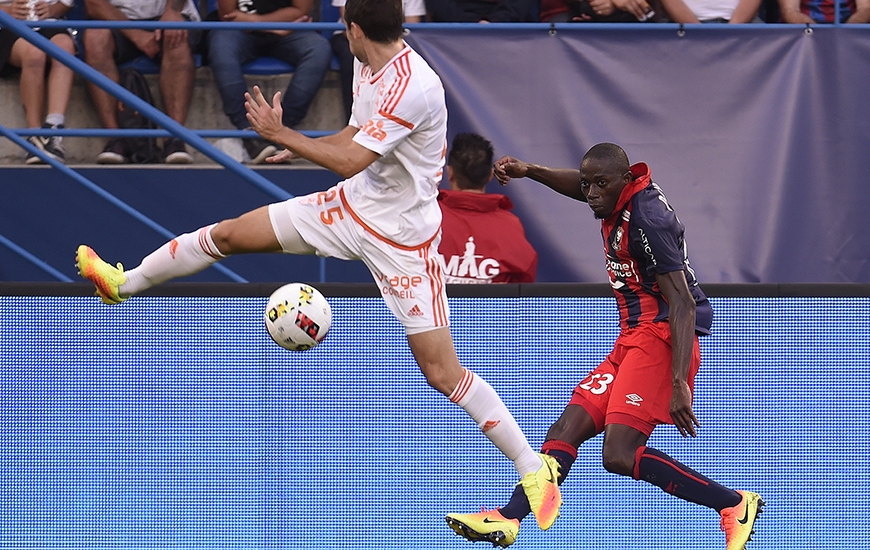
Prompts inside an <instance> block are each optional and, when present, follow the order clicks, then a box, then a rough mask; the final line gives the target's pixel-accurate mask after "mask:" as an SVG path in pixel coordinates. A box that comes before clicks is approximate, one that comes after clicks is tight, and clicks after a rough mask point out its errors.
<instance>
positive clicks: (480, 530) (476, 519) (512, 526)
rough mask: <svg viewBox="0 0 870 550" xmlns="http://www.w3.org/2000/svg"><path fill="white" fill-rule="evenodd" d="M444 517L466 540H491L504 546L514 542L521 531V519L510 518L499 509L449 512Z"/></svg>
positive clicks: (494, 543) (493, 543)
mask: <svg viewBox="0 0 870 550" xmlns="http://www.w3.org/2000/svg"><path fill="white" fill-rule="evenodd" d="M444 519H445V520H447V525H449V526H450V528H451V529H453V530H454V531H456V534H457V535H459V536H461V537H462V538H464V539H465V540H469V541H471V542H478V541H483V542H490V543H492V545H493V546H500V547H502V548H506V547H508V546H510V545H511V544H513V543H514V541H516V540H517V533H519V531H520V520H518V519H508V518H506V517H504V516H503V515H501V512H499V511H498V509H495V510H489V511H486V510H483V511H482V512H478V513H476V514H447V517H446V518H444Z"/></svg>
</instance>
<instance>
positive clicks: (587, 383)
mask: <svg viewBox="0 0 870 550" xmlns="http://www.w3.org/2000/svg"><path fill="white" fill-rule="evenodd" d="M613 378H614V377H613V375H612V374H610V373H609V372H605V373H603V374H602V373H592V374H590V375H589V376H587V377H586V379H585V380H583V381H582V382H580V384H578V385H577V387H578V388H580V389H583V390H586V391H588V392H589V393H591V394H593V395H601V394H603V393H604V392H606V391H607V386H609V385H610V383H611V382H613Z"/></svg>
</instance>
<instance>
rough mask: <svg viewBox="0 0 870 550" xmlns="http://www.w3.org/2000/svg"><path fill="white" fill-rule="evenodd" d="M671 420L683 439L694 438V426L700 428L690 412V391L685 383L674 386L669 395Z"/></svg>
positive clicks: (693, 414) (695, 434) (695, 433)
mask: <svg viewBox="0 0 870 550" xmlns="http://www.w3.org/2000/svg"><path fill="white" fill-rule="evenodd" d="M671 418H672V419H673V421H674V425H675V426H676V427H677V429H678V430H680V435H681V436H683V437H688V436H692V437H696V436H697V435H698V433H697V432H696V431H695V426H698V427H700V426H701V424H700V423H698V419H697V418H695V413H694V412H692V390H691V389H690V388H689V384H687V383H686V382H680V383H678V384H675V385H674V388H673V395H671Z"/></svg>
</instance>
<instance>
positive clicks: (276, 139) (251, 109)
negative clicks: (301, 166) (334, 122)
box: [245, 86, 380, 178]
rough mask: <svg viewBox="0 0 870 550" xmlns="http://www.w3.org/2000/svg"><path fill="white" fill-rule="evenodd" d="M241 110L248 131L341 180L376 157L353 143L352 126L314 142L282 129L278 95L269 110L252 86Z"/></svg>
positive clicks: (255, 87)
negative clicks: (245, 112) (255, 132)
mask: <svg viewBox="0 0 870 550" xmlns="http://www.w3.org/2000/svg"><path fill="white" fill-rule="evenodd" d="M245 109H247V111H248V115H247V116H248V122H250V123H251V127H252V128H253V129H254V130H256V131H257V133H258V134H260V135H261V136H262V137H263V138H264V139H266V140H269V141H271V142H273V143H277V144H279V145H283V146H284V147H286V148H287V150H289V151H292V152H293V153H294V154H295V155H296V156H299V157H302V158H304V159H308V160H310V161H311V162H313V163H315V164H319V165H320V166H323V167H324V168H326V169H328V170H332V171H333V172H335V173H336V174H338V175H340V176H342V177H344V178H349V177H351V176H353V175H354V174H358V173H359V172H361V171H363V170H364V169H365V168H366V167H367V166H368V165H369V164H371V163H373V162H374V161H376V160H377V159H378V158H379V157H380V155H378V154H377V153H375V152H374V151H371V150H369V149H366V148H365V147H363V146H362V145H360V144H359V143H357V142H355V141H354V140H353V136H354V135H356V132H357V131H358V129H357V128H354V127H353V126H347V127H346V128H345V129H344V130H342V131H340V132H338V133H335V134H332V135H330V136H324V137H322V138H318V139H313V138H310V137H308V136H305V135H303V134H301V133H299V132H297V131H295V130H293V129H291V128H288V127H286V126H284V124H283V123H282V122H281V117H282V115H283V113H284V110H283V109H282V108H281V92H276V93H275V95H274V96H273V98H272V105H271V106H270V105H269V102H268V101H266V98H265V97H263V92H261V91H260V88H259V86H254V93H253V95H252V94H249V93H245Z"/></svg>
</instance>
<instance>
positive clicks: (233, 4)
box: [208, 0, 332, 164]
mask: <svg viewBox="0 0 870 550" xmlns="http://www.w3.org/2000/svg"><path fill="white" fill-rule="evenodd" d="M313 5H314V4H313V0H218V15H219V17H220V19H221V20H222V21H233V22H237V23H304V22H308V21H311V9H312V7H313ZM266 55H267V56H270V57H275V58H277V59H280V60H282V61H285V62H287V63H289V64H291V65H293V66H294V67H295V70H294V71H293V78H292V79H291V80H290V84H289V85H288V86H287V90H286V92H285V93H284V94H283V98H282V99H281V105H282V106H283V107H284V119H283V120H284V125H285V126H288V127H290V128H292V127H294V126H296V125H298V124H299V123H300V122H302V119H303V118H305V115H306V113H307V112H308V107H309V106H310V105H311V102H312V101H313V100H314V96H315V95H317V91H318V90H319V89H320V86H321V84H323V78H324V76H326V71H327V70H328V69H329V63H330V61H331V59H332V52H331V49H330V47H329V41H328V40H326V38H324V37H323V35H321V34H320V33H319V32H318V31H302V30H295V31H290V30H272V31H243V30H237V29H226V30H224V29H220V30H212V31H211V32H210V33H209V34H208V56H209V65H210V66H211V69H212V72H213V73H214V79H215V82H216V83H217V87H218V90H219V91H220V94H221V100H222V101H223V106H224V113H226V115H227V116H228V117H229V118H230V122H232V124H233V125H234V126H235V127H236V128H239V129H246V128H250V126H251V125H250V124H249V123H248V119H247V117H246V114H245V92H247V91H248V85H247V83H246V82H245V75H244V73H243V71H242V65H244V64H245V63H248V62H250V61H253V60H254V59H256V58H257V57H260V56H266ZM244 144H245V149H246V150H247V151H248V156H249V157H250V158H251V163H252V164H259V163H261V162H263V161H264V160H265V159H266V158H267V157H269V156H271V155H273V154H275V152H276V151H277V148H276V147H275V145H273V144H271V143H269V142H267V141H265V140H263V139H260V138H251V139H246V140H244Z"/></svg>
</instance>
